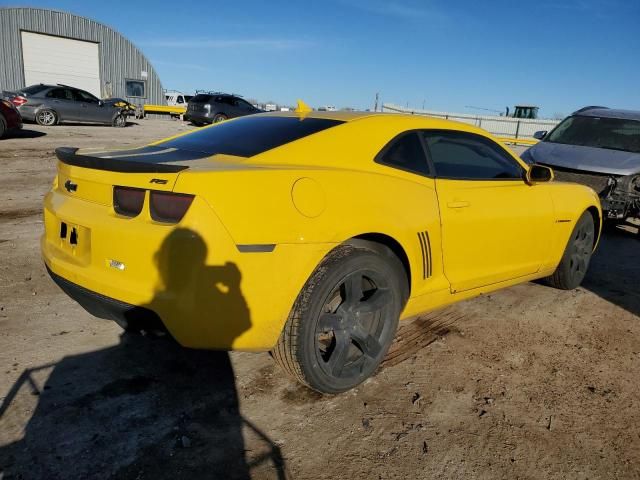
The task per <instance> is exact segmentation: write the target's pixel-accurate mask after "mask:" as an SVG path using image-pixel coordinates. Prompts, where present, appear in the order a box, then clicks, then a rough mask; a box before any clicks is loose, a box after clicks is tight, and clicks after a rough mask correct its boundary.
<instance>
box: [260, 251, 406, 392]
mask: <svg viewBox="0 0 640 480" xmlns="http://www.w3.org/2000/svg"><path fill="white" fill-rule="evenodd" d="M407 296H408V284H407V278H406V274H405V271H404V268H403V266H402V264H401V262H400V261H399V260H398V258H397V257H396V256H395V255H394V253H393V252H391V250H389V249H388V248H386V247H384V246H382V245H378V244H372V246H371V247H367V246H366V244H364V246H363V245H362V244H358V245H343V246H340V247H338V248H336V249H335V250H334V251H332V252H331V253H330V254H329V255H327V257H325V259H324V260H323V261H322V263H321V264H320V265H319V266H318V267H317V268H316V270H315V271H314V273H313V274H312V275H311V278H309V280H308V281H307V283H306V284H305V286H304V288H303V289H302V291H301V292H300V294H299V295H298V298H297V300H296V302H295V305H294V307H293V309H292V311H291V313H290V315H289V318H288V320H287V323H286V325H285V327H284V329H283V331H282V333H281V335H280V339H279V341H278V344H277V346H276V348H275V349H274V350H273V351H272V352H271V353H272V355H273V357H274V359H275V360H276V362H277V363H278V364H280V366H282V367H283V369H284V370H285V371H286V372H287V373H289V374H290V375H291V376H293V377H294V378H295V379H297V380H298V381H300V382H302V383H303V384H305V385H307V386H309V387H311V388H312V389H314V390H317V391H319V392H322V393H340V392H344V391H346V390H349V389H351V388H353V387H355V386H356V385H358V384H359V383H361V382H363V381H364V380H365V379H367V378H368V377H369V376H371V375H372V374H373V373H374V372H375V370H376V369H377V367H378V365H379V364H380V362H381V361H382V359H383V357H384V356H385V354H386V352H387V350H388V349H389V346H390V345H391V342H392V341H393V338H394V335H395V332H396V328H397V325H398V318H399V316H400V312H401V311H402V308H403V306H404V302H405V301H406V299H407Z"/></svg>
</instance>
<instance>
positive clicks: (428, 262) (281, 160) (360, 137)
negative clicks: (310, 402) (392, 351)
mask: <svg viewBox="0 0 640 480" xmlns="http://www.w3.org/2000/svg"><path fill="white" fill-rule="evenodd" d="M56 153H57V156H58V159H59V162H58V172H57V176H56V178H55V180H54V183H53V186H52V189H51V191H50V192H49V193H48V194H47V195H46V197H45V200H44V224H45V233H44V235H43V237H42V243H41V247H42V254H43V257H44V262H45V264H46V267H47V269H48V271H49V273H50V275H51V276H52V278H53V279H54V280H55V281H56V282H57V283H58V285H60V287H61V288H62V289H63V290H64V291H65V292H66V293H67V294H68V295H70V296H71V297H72V298H74V299H75V300H76V301H77V302H78V303H79V304H80V305H82V306H83V307H84V308H85V309H86V310H88V311H89V312H90V313H91V314H93V315H94V316H97V317H101V318H107V319H112V320H115V321H117V322H118V323H119V324H120V325H121V326H122V327H123V328H125V329H126V330H134V331H140V330H147V331H152V330H157V329H162V330H163V331H165V332H168V333H169V334H170V335H171V336H172V337H173V338H174V339H175V340H176V341H177V342H179V343H180V344H181V345H183V346H185V347H190V348H199V349H224V350H248V351H270V352H271V354H272V356H273V358H274V359H275V360H276V362H277V363H278V364H280V365H281V366H282V367H283V369H284V370H285V371H286V372H288V373H289V374H290V375H291V376H293V377H294V378H296V379H297V380H299V381H300V382H302V383H304V384H305V385H307V386H309V387H311V388H313V389H315V390H318V391H320V392H325V393H338V392H342V391H345V390H348V389H350V388H352V387H354V386H355V385H358V384H359V383H360V382H362V381H363V380H365V379H366V378H368V377H369V376H371V375H372V374H373V373H374V371H375V370H376V368H377V366H378V365H379V364H380V362H381V360H382V359H383V357H384V356H385V353H386V352H387V349H388V348H389V345H390V344H391V342H392V340H393V338H394V334H395V332H396V328H397V325H398V320H399V319H400V318H403V319H405V318H409V317H414V316H416V315H418V314H420V313H421V312H425V311H429V310H433V309H436V308H439V307H442V306H444V305H447V304H451V303H454V302H458V301H460V300H464V299H468V298H471V297H475V296H478V295H480V294H482V293H486V292H490V291H493V290H497V289H500V288H504V287H507V286H510V285H514V284H517V283H522V282H527V281H529V280H534V279H540V278H546V279H547V282H548V283H549V284H551V285H552V286H555V287H557V288H562V289H572V288H575V287H577V286H578V285H579V284H580V283H581V281H582V280H583V278H584V276H585V273H586V270H587V268H588V266H589V261H590V258H591V255H592V253H593V251H594V249H595V246H596V244H597V242H598V238H599V235H600V230H601V223H602V217H601V208H600V202H599V199H598V196H597V195H596V194H595V192H594V191H593V190H591V189H590V188H588V187H586V186H582V185H577V184H570V183H561V182H557V181H554V179H553V172H552V170H551V169H549V168H548V167H544V166H540V165H528V164H527V163H525V162H523V161H522V160H521V159H520V158H519V157H518V156H517V155H515V154H514V153H512V152H511V151H510V150H509V149H507V148H506V147H504V146H503V145H502V144H500V143H498V142H497V141H496V140H495V139H493V138H492V137H491V136H490V135H489V134H488V133H487V132H485V131H483V130H481V129H478V128H475V127H473V126H470V125H466V124H460V123H454V122H449V121H445V120H439V119H434V118H428V117H422V116H412V115H392V114H372V113H353V112H349V113H346V112H302V113H300V112H291V113H266V114H258V115H251V116H247V117H242V118H238V119H234V120H230V121H227V122H223V123H220V124H216V125H213V126H211V127H207V128H204V129H201V130H198V131H195V132H188V133H186V134H181V135H178V136H175V137H171V138H168V139H164V140H161V141H158V142H155V143H152V144H150V145H147V146H144V147H141V148H135V149H126V150H123V149H119V150H112V149H107V150H105V149H84V150H78V149H75V148H68V147H63V148H59V149H57V151H56Z"/></svg>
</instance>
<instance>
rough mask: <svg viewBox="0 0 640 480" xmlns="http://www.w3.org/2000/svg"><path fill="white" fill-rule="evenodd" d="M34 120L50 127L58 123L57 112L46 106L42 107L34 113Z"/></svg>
mask: <svg viewBox="0 0 640 480" xmlns="http://www.w3.org/2000/svg"><path fill="white" fill-rule="evenodd" d="M36 122H37V123H38V125H42V126H45V127H51V126H53V125H55V124H57V123H58V114H57V113H56V112H54V111H53V110H50V109H48V108H43V109H42V110H40V111H39V112H38V113H36Z"/></svg>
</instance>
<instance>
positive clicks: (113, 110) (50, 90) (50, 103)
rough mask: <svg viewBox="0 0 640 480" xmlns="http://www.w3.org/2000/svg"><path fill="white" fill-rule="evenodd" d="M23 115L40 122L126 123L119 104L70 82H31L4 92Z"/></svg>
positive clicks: (25, 117) (6, 97)
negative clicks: (65, 83) (46, 83)
mask: <svg viewBox="0 0 640 480" xmlns="http://www.w3.org/2000/svg"><path fill="white" fill-rule="evenodd" d="M2 93H3V97H4V98H5V99H7V100H9V101H10V102H11V103H13V104H14V105H15V106H16V107H17V108H18V111H19V112H20V114H21V115H22V118H23V119H24V120H28V121H31V122H37V123H38V124H40V125H45V126H51V125H56V124H58V123H61V122H83V123H102V124H106V125H113V126H114V127H124V126H125V125H126V123H127V122H126V119H125V115H124V114H123V109H122V107H120V106H116V105H115V104H113V103H109V102H105V101H103V100H100V99H99V98H97V97H95V96H94V95H92V94H90V93H89V92H86V91H84V90H80V89H79V88H75V87H70V86H68V85H45V84H42V83H41V84H38V85H31V86H29V87H26V88H23V89H21V90H18V91H15V92H7V91H5V92H2Z"/></svg>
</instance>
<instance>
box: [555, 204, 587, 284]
mask: <svg viewBox="0 0 640 480" xmlns="http://www.w3.org/2000/svg"><path fill="white" fill-rule="evenodd" d="M595 238H596V226H595V221H594V219H593V215H591V213H590V212H588V211H587V212H584V213H583V214H582V216H581V217H580V218H579V219H578V222H577V223H576V226H575V227H574V228H573V232H572V233H571V237H569V243H567V247H566V248H565V251H564V254H563V255H562V260H560V264H559V265H558V268H556V271H555V272H554V273H553V275H551V276H550V277H548V278H547V281H548V282H549V284H550V285H551V286H552V287H555V288H559V289H562V290H573V289H574V288H577V287H579V286H580V284H581V283H582V281H583V280H584V277H585V275H586V274H587V269H588V268H589V263H590V261H591V255H592V254H593V247H594V245H595Z"/></svg>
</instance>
